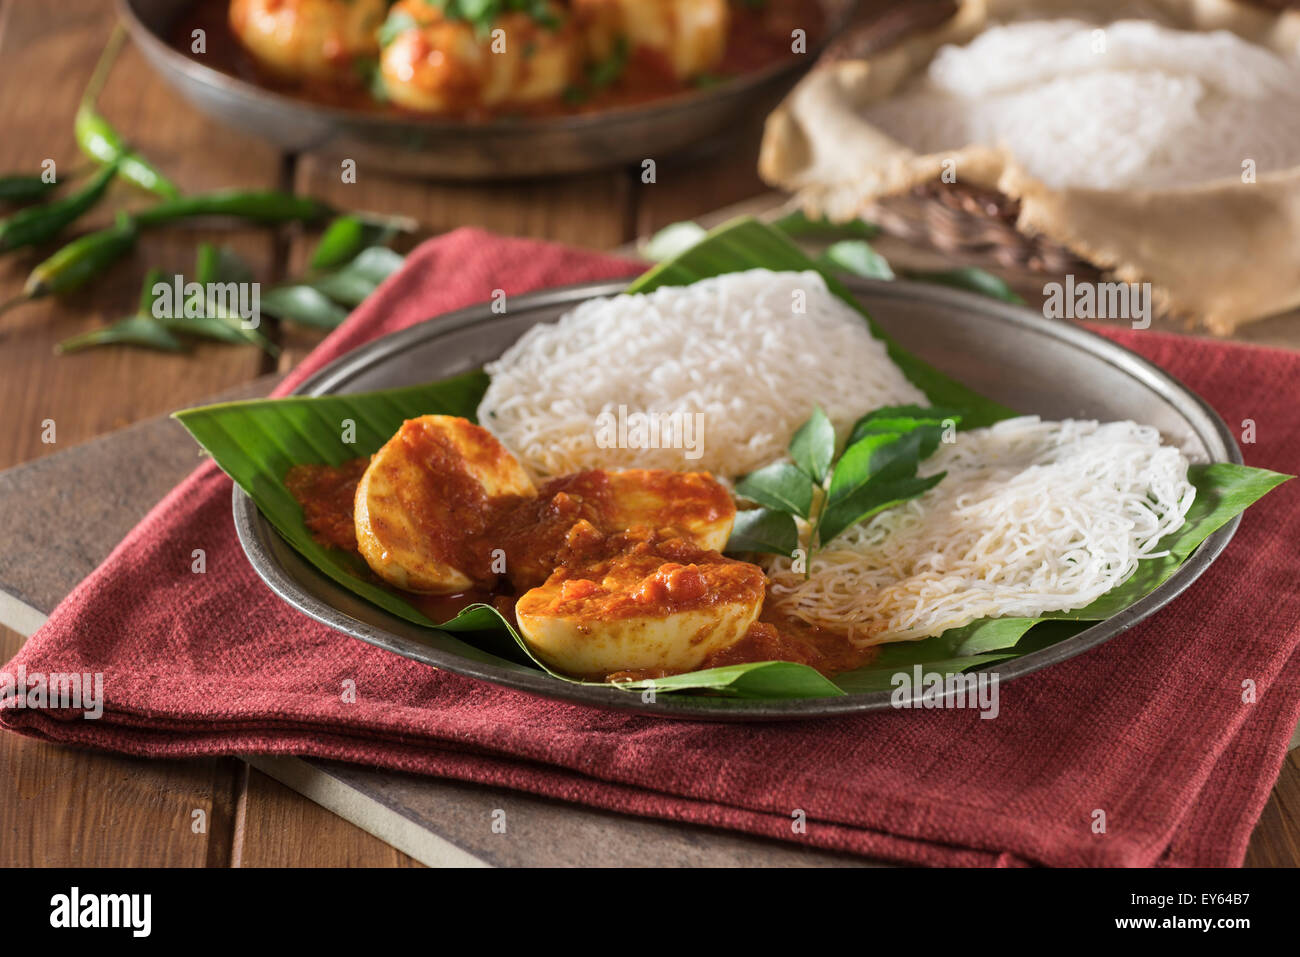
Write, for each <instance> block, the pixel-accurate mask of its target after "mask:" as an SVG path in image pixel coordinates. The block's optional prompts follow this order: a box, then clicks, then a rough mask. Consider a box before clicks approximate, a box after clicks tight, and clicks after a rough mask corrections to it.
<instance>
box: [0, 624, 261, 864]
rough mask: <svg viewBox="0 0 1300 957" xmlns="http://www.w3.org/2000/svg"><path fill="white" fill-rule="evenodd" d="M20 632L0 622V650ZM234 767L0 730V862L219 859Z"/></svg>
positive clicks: (17, 643) (5, 651) (9, 648)
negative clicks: (128, 754) (121, 753)
mask: <svg viewBox="0 0 1300 957" xmlns="http://www.w3.org/2000/svg"><path fill="white" fill-rule="evenodd" d="M22 642H23V636H21V635H19V634H18V633H16V632H13V631H10V630H9V629H7V628H0V660H4V661H8V660H9V659H10V658H11V657H13V655H14V654H15V653H16V652H17V651H18V649H19V647H21V645H22ZM239 768H240V764H239V762H238V761H236V760H234V759H232V758H222V759H216V758H207V759H203V760H195V761H148V760H144V759H140V758H123V757H118V756H115V755H108V754H98V753H94V752H90V751H76V750H73V749H71V748H66V747H63V746H61V745H57V744H50V743H47V742H44V741H37V740H34V739H32V738H24V737H20V736H19V735H16V734H0V780H3V781H4V785H3V791H2V793H3V797H2V798H0V867H135V866H155V867H156V866H167V867H202V866H218V867H220V866H226V865H227V864H228V863H229V859H230V841H231V835H232V834H233V831H234V809H235V781H236V773H237V772H238V770H239ZM196 811H198V812H201V813H202V817H201V818H196V817H195V816H194V815H195V812H196ZM199 827H201V829H197V828H199Z"/></svg>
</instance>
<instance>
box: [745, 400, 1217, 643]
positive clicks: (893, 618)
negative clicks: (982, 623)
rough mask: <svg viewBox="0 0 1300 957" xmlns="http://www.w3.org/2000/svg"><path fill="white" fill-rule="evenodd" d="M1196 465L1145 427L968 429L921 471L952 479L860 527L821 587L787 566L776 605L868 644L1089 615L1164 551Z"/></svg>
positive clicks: (835, 556) (776, 567) (826, 562)
mask: <svg viewBox="0 0 1300 957" xmlns="http://www.w3.org/2000/svg"><path fill="white" fill-rule="evenodd" d="M1187 465H1188V463H1187V459H1186V458H1184V456H1183V455H1182V453H1181V452H1179V451H1178V450H1177V449H1175V448H1170V447H1164V446H1161V444H1160V436H1159V433H1158V432H1157V431H1156V430H1155V429H1153V428H1150V427H1147V426H1142V425H1138V424H1136V423H1133V422H1111V423H1107V424H1104V425H1101V424H1098V423H1097V422H1088V421H1069V420H1067V421H1063V422H1044V421H1041V420H1040V419H1038V418H1037V417H1036V416H1027V417H1023V418H1017V419H1010V420H1007V421H1005V422H1000V423H998V424H997V425H994V426H992V427H991V428H986V429H975V430H971V431H969V432H964V433H959V434H958V436H957V439H956V441H955V442H954V443H952V444H949V445H943V446H940V449H939V451H938V452H936V453H935V455H934V456H932V457H931V458H930V459H928V460H927V461H926V462H925V463H924V466H923V467H922V469H921V472H922V474H934V473H936V472H941V471H946V472H947V473H948V474H947V477H946V478H944V480H943V481H941V482H940V483H939V484H938V485H937V486H936V487H935V488H934V489H932V490H931V491H929V492H927V493H926V494H925V495H923V496H922V497H921V498H919V499H915V500H913V501H912V502H909V503H907V504H905V505H902V506H899V507H897V508H894V509H890V510H888V511H886V512H884V513H882V514H880V515H878V516H876V517H875V518H874V519H872V520H870V521H868V522H867V523H865V524H863V525H859V526H856V527H854V528H851V529H848V530H846V531H845V532H844V533H843V534H842V535H840V536H839V537H838V538H836V539H834V540H833V541H832V542H830V543H829V546H828V547H827V549H826V550H825V551H823V552H819V553H816V554H815V555H814V559H813V561H812V563H811V566H810V572H811V574H810V576H809V577H808V578H807V579H805V577H804V576H803V575H802V574H798V573H793V572H791V570H790V562H789V561H787V560H778V561H776V562H774V563H773V565H772V567H771V568H770V569H769V572H770V573H772V574H773V575H774V581H773V583H772V587H771V597H770V598H769V601H770V602H773V603H774V604H775V605H776V606H778V607H779V608H780V609H781V610H783V611H785V612H786V613H789V614H792V615H794V616H795V617H797V618H801V619H803V620H805V621H807V622H810V623H812V624H815V625H819V626H823V627H826V628H831V629H834V630H836V631H840V632H848V633H849V634H850V635H851V637H852V638H853V640H854V641H855V642H857V643H859V644H860V645H869V644H877V643H881V642H886V641H901V640H908V639H920V638H925V637H928V636H932V635H938V634H941V633H942V632H944V631H946V630H947V629H949V628H955V627H958V626H961V625H965V624H968V623H970V622H972V621H975V620H976V619H980V618H990V617H1007V616H1012V617H1019V616H1025V617H1033V616H1037V615H1040V614H1042V613H1044V612H1049V611H1064V610H1068V609H1077V608H1082V607H1084V606H1086V605H1088V604H1089V603H1090V602H1092V601H1093V600H1094V599H1096V598H1098V597H1099V596H1101V595H1103V594H1105V593H1106V592H1108V591H1110V590H1111V589H1112V588H1114V587H1115V586H1116V585H1119V584H1120V583H1122V582H1123V581H1125V580H1126V579H1127V578H1128V577H1129V576H1130V575H1131V574H1132V573H1133V571H1134V570H1135V569H1136V568H1137V565H1138V562H1139V561H1142V560H1144V559H1150V558H1155V557H1157V556H1159V555H1162V554H1164V553H1163V552H1160V551H1159V550H1158V543H1159V542H1160V540H1161V538H1162V537H1164V536H1165V535H1167V534H1169V533H1170V532H1173V531H1176V530H1177V529H1179V528H1180V527H1182V525H1183V522H1184V518H1185V516H1186V514H1187V509H1188V508H1189V507H1190V506H1191V504H1192V499H1193V498H1194V496H1195V489H1194V488H1193V486H1192V485H1191V484H1190V483H1189V482H1188V481H1187Z"/></svg>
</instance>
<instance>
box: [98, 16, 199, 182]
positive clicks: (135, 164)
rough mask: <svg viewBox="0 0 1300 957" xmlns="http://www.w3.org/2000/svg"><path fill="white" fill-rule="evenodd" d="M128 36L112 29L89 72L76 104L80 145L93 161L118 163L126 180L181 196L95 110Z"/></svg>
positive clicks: (118, 168)
mask: <svg viewBox="0 0 1300 957" xmlns="http://www.w3.org/2000/svg"><path fill="white" fill-rule="evenodd" d="M125 39H126V33H125V32H124V31H123V30H122V28H121V27H120V26H118V27H117V28H115V29H114V30H113V33H112V35H111V36H110V37H109V38H108V43H107V45H106V46H105V47H104V52H103V53H101V54H100V55H99V62H98V63H96V64H95V72H94V73H92V74H91V75H90V82H89V83H87V84H86V90H85V92H84V93H82V94H81V105H80V106H79V107H77V116H76V120H75V122H74V125H73V131H74V133H75V135H76V139H77V145H78V146H79V147H81V151H82V152H83V153H85V154H86V155H87V156H89V157H90V158H91V159H93V160H98V161H99V162H100V163H106V164H116V165H117V171H118V172H119V173H120V174H121V175H122V178H123V179H125V180H129V181H130V182H132V183H135V184H136V185H137V186H140V187H141V188H143V189H146V190H148V191H149V192H151V193H155V194H157V195H158V196H161V197H163V198H165V199H171V198H173V197H176V196H179V195H180V190H178V189H177V188H176V187H175V185H173V184H172V182H171V180H169V179H168V178H167V177H166V176H164V175H163V174H162V173H160V172H159V171H158V168H157V167H155V166H154V165H153V164H152V163H150V162H149V161H148V160H147V159H145V158H144V157H143V156H141V155H140V154H139V153H137V152H136V151H135V150H133V149H131V147H130V146H129V145H127V142H126V141H125V140H124V139H122V135H121V134H120V133H118V132H117V130H116V129H114V128H113V125H112V124H111V123H109V122H108V120H106V119H104V118H103V117H102V116H100V115H99V113H98V112H97V111H96V109H95V104H96V103H97V102H98V101H99V94H100V91H101V90H103V88H104V82H105V81H106V80H107V79H108V72H109V70H111V69H112V67H113V61H114V60H116V59H117V54H118V51H119V50H121V48H122V42H123V41H124V40H125Z"/></svg>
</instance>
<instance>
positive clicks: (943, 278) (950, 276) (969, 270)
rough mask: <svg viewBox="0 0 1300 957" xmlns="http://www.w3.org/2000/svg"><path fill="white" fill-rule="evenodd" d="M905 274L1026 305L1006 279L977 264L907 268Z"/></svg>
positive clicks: (918, 279)
mask: <svg viewBox="0 0 1300 957" xmlns="http://www.w3.org/2000/svg"><path fill="white" fill-rule="evenodd" d="M903 275H904V277H906V278H907V279H913V280H915V281H917V282H929V283H934V284H936V285H939V286H951V287H952V288H953V289H965V290H966V291H967V292H978V293H980V294H981V295H985V296H992V297H993V298H994V299H1001V300H1002V301H1003V302H1011V303H1015V304H1016V305H1024V302H1025V300H1024V299H1022V298H1021V297H1020V296H1019V295H1018V294H1017V293H1016V291H1015V290H1014V289H1012V288H1011V287H1010V286H1009V285H1007V283H1006V281H1005V280H1003V279H1001V278H1000V277H998V276H995V275H993V273H991V272H985V271H984V270H983V269H980V268H978V267H976V266H963V267H962V268H960V269H943V270H938V271H926V270H914V269H913V270H907V271H906V272H904V273H903Z"/></svg>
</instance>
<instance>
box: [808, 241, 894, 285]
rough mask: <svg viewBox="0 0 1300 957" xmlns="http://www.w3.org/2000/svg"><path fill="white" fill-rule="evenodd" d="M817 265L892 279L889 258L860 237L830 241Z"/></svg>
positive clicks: (871, 277)
mask: <svg viewBox="0 0 1300 957" xmlns="http://www.w3.org/2000/svg"><path fill="white" fill-rule="evenodd" d="M817 264H818V265H819V266H825V267H826V268H828V269H840V270H843V271H844V272H847V273H852V274H853V275H855V276H862V277H863V278H864V279H893V278H894V270H893V269H891V268H890V266H889V260H887V259H885V257H884V256H882V255H880V253H878V252H876V251H875V250H874V249H873V248H872V247H871V244H870V243H868V242H867V241H866V240H862V239H844V240H841V241H840V242H838V243H832V244H831V245H830V246H828V247H827V248H826V251H825V252H823V253H822V255H821V258H820V259H819V260H817Z"/></svg>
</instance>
